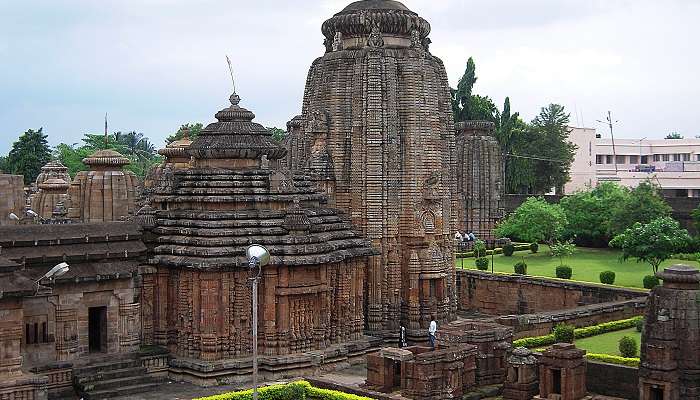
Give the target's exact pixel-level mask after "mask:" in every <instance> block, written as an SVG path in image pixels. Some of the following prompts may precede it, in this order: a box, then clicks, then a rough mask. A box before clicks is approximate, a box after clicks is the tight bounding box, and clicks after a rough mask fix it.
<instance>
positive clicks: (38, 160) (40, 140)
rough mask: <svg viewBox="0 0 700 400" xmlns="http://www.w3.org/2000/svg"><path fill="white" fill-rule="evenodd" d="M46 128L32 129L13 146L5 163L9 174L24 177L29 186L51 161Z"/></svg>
mask: <svg viewBox="0 0 700 400" xmlns="http://www.w3.org/2000/svg"><path fill="white" fill-rule="evenodd" d="M43 130H44V128H39V130H38V131H35V130H33V129H30V130H28V131H26V132H24V134H22V136H20V137H19V139H18V140H17V141H16V142H15V143H14V144H13V145H12V150H10V154H8V156H7V159H6V161H5V164H6V165H5V167H6V168H7V170H8V171H7V172H10V173H12V174H16V175H24V183H25V184H27V185H29V184H31V183H32V182H34V181H35V180H36V177H37V176H38V175H39V172H41V167H43V166H44V164H46V163H47V162H49V161H50V160H51V149H50V148H49V143H48V141H47V140H46V139H47V138H48V136H46V135H44V132H43Z"/></svg>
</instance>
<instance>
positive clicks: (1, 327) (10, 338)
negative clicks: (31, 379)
mask: <svg viewBox="0 0 700 400" xmlns="http://www.w3.org/2000/svg"><path fill="white" fill-rule="evenodd" d="M23 320H24V312H23V310H22V305H21V304H20V303H19V301H15V300H3V301H2V302H1V303H0V381H2V380H4V379H9V378H12V377H17V376H20V375H21V374H22V352H21V343H22V334H23V332H24V329H23V327H24V324H23Z"/></svg>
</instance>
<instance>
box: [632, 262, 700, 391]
mask: <svg viewBox="0 0 700 400" xmlns="http://www.w3.org/2000/svg"><path fill="white" fill-rule="evenodd" d="M657 276H658V277H659V278H660V279H662V280H663V285H662V286H657V287H655V288H654V289H652V291H651V295H650V296H649V302H648V305H647V312H646V323H645V326H644V331H643V335H642V353H641V365H640V367H639V399H640V400H681V399H682V400H698V399H700V272H698V270H697V269H695V268H692V267H689V266H687V265H673V266H671V267H668V268H666V269H665V270H664V271H663V272H659V273H658V274H657Z"/></svg>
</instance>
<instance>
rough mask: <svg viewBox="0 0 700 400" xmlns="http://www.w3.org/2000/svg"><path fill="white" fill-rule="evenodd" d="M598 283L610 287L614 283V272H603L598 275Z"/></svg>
mask: <svg viewBox="0 0 700 400" xmlns="http://www.w3.org/2000/svg"><path fill="white" fill-rule="evenodd" d="M600 283H605V284H606V285H612V284H614V283H615V272H614V271H603V272H601V273H600Z"/></svg>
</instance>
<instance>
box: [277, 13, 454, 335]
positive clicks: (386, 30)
mask: <svg viewBox="0 0 700 400" xmlns="http://www.w3.org/2000/svg"><path fill="white" fill-rule="evenodd" d="M321 30H322V32H323V35H324V37H325V47H326V52H325V54H324V55H323V56H322V57H320V58H318V59H317V60H315V61H314V63H313V65H312V66H311V68H310V70H309V74H308V79H307V82H306V89H305V92H304V104H303V108H302V113H301V117H300V118H295V119H294V120H292V121H290V127H291V128H292V134H291V135H290V137H289V138H288V140H287V148H288V149H289V154H290V157H289V159H288V160H287V165H289V166H291V168H292V169H293V170H297V171H305V173H308V174H309V175H311V177H312V179H313V181H314V182H315V184H316V185H317V186H318V187H320V188H321V189H323V190H324V191H325V192H326V193H327V194H328V196H329V198H330V204H332V205H334V206H336V207H338V208H339V209H342V210H344V211H345V212H347V213H348V215H349V216H350V218H351V219H352V221H353V223H355V224H356V225H357V226H358V227H359V228H360V229H361V231H362V233H363V235H364V236H365V237H366V238H368V239H369V240H370V241H371V244H372V246H373V247H374V248H376V249H378V250H379V251H380V256H378V257H374V258H372V259H371V260H370V266H369V268H368V270H367V291H368V297H367V327H368V331H369V332H370V333H371V334H372V335H375V336H380V337H385V338H388V339H390V340H394V341H395V340H397V336H398V332H399V327H400V326H404V327H406V330H407V336H408V339H409V341H413V342H424V341H425V340H426V339H425V334H424V330H425V329H427V327H428V323H429V322H430V316H431V315H435V316H436V318H438V319H439V320H443V321H447V320H451V319H453V318H454V316H455V312H456V292H455V267H454V254H453V235H454V230H455V222H456V216H457V214H456V213H457V201H456V200H457V197H456V191H457V188H456V179H455V176H456V172H457V171H456V156H455V135H454V123H453V117H452V112H451V104H450V87H449V83H448V80H447V73H446V72H445V67H444V65H443V63H442V61H441V60H440V59H439V58H437V57H435V56H433V55H432V54H431V53H430V51H429V48H428V46H429V43H430V39H429V38H428V35H429V33H430V24H429V23H428V22H427V21H426V20H425V19H423V18H421V17H420V16H419V15H418V14H416V13H415V12H413V11H411V10H409V9H408V8H407V7H406V6H404V5H403V4H401V3H399V2H397V1H389V0H371V1H367V0H365V1H356V2H354V3H352V4H350V5H348V6H347V7H346V8H345V9H343V10H342V11H340V12H339V13H337V14H335V15H334V16H333V17H331V18H330V19H328V20H327V21H325V22H324V23H323V26H322V29H321Z"/></svg>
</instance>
